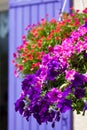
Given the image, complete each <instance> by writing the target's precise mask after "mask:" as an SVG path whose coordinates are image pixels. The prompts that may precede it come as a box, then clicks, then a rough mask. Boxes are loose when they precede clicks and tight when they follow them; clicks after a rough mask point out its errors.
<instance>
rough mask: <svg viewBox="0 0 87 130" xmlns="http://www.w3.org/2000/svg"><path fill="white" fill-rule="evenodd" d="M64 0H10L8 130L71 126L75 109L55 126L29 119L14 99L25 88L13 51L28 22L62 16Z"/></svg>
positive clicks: (66, 128)
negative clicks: (15, 104) (19, 76)
mask: <svg viewBox="0 0 87 130" xmlns="http://www.w3.org/2000/svg"><path fill="white" fill-rule="evenodd" d="M63 2H64V0H10V2H9V68H8V69H9V90H8V94H9V96H8V100H9V104H8V130H71V124H72V122H71V112H70V111H68V112H66V114H63V115H62V116H61V120H60V122H59V123H56V126H55V128H54V129H52V128H51V125H50V123H49V124H48V125H45V124H43V125H41V126H39V125H38V124H37V123H36V121H35V119H33V118H31V119H30V121H29V122H27V121H26V120H25V119H24V118H22V117H21V116H20V115H19V113H16V112H15V110H14V102H15V101H16V100H17V98H18V97H19V95H20V92H21V79H19V78H15V76H14V66H13V65H12V59H13V53H14V52H15V51H16V48H17V47H18V46H19V45H21V43H22V38H21V37H22V35H23V34H25V27H26V26H27V25H28V24H36V23H38V22H39V21H40V20H41V18H44V17H45V16H46V14H49V18H48V20H50V19H51V18H52V17H55V18H56V19H58V14H59V12H60V10H61V8H62V6H63ZM70 6H71V2H70V0H67V5H66V8H65V10H66V11H67V12H69V8H70Z"/></svg>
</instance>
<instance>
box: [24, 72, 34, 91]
mask: <svg viewBox="0 0 87 130" xmlns="http://www.w3.org/2000/svg"><path fill="white" fill-rule="evenodd" d="M35 81H36V75H35V74H29V75H26V77H25V79H24V80H23V81H22V90H24V91H28V90H29V88H31V87H32V86H33V85H34V84H35Z"/></svg>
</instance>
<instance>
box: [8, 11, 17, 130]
mask: <svg viewBox="0 0 87 130" xmlns="http://www.w3.org/2000/svg"><path fill="white" fill-rule="evenodd" d="M14 32H15V10H14V9H11V10H10V11H9V33H10V34H9V61H8V62H9V68H8V69H9V73H8V74H9V75H8V76H9V82H8V86H9V88H8V92H9V96H8V103H9V105H8V115H9V116H8V129H9V130H14V128H15V129H16V125H15V120H16V117H15V110H14V102H15V86H16V84H15V81H16V80H15V77H14V66H13V65H12V58H13V52H14V51H15V33H14Z"/></svg>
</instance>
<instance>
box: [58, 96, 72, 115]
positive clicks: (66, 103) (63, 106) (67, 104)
mask: <svg viewBox="0 0 87 130" xmlns="http://www.w3.org/2000/svg"><path fill="white" fill-rule="evenodd" d="M71 104H72V102H71V100H68V99H64V98H62V99H61V100H60V102H58V105H57V107H58V108H60V112H61V113H64V112H66V111H67V110H70V109H72V107H71Z"/></svg>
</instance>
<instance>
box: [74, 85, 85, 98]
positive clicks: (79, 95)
mask: <svg viewBox="0 0 87 130" xmlns="http://www.w3.org/2000/svg"><path fill="white" fill-rule="evenodd" d="M74 94H75V96H76V98H78V99H79V98H82V97H84V94H85V89H83V88H81V87H76V88H75V92H74Z"/></svg>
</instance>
